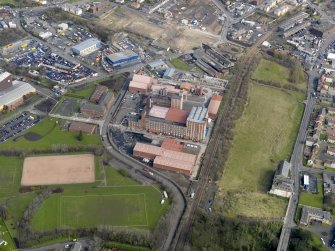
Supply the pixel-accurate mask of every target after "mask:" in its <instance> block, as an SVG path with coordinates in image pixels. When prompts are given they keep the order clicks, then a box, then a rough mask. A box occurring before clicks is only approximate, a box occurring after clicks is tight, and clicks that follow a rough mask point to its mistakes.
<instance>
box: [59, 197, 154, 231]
mask: <svg viewBox="0 0 335 251" xmlns="http://www.w3.org/2000/svg"><path fill="white" fill-rule="evenodd" d="M138 195H143V202H144V211H145V218H146V223H147V224H145V225H144V224H142V225H120V226H117V225H112V224H110V225H111V226H113V227H148V226H149V223H148V213H147V203H146V200H145V199H146V195H145V194H144V193H138V194H87V195H65V196H60V199H61V200H60V204H61V209H60V227H64V224H63V222H62V218H65V217H64V210H63V209H64V207H63V205H64V201H63V198H80V197H82V198H83V197H101V196H105V197H111V196H138ZM62 214H63V217H61V216H62ZM127 217H129V214H127ZM128 221H129V220H128ZM77 222H78V216H77ZM97 225H99V224H97Z"/></svg>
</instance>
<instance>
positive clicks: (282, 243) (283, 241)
mask: <svg viewBox="0 0 335 251" xmlns="http://www.w3.org/2000/svg"><path fill="white" fill-rule="evenodd" d="M334 40H335V34H334V33H329V36H327V37H325V38H324V42H323V44H322V46H321V48H320V49H319V51H318V53H317V55H316V57H318V56H319V55H321V54H323V53H324V52H325V50H326V49H327V47H328V45H329V44H330V43H331V42H332V41H334ZM319 63H320V62H319V59H317V60H316V62H315V64H319ZM308 76H309V84H308V93H307V102H306V106H305V111H304V115H303V118H302V121H301V124H300V129H299V133H298V136H297V139H296V142H295V145H294V149H293V153H292V156H291V164H292V170H291V175H292V179H293V181H294V184H293V195H292V196H291V198H290V200H289V204H288V207H287V211H286V216H285V220H284V225H283V228H282V232H281V235H280V239H279V244H278V247H277V251H286V250H287V247H288V243H289V240H290V234H291V230H292V228H293V227H294V226H295V223H294V217H295V213H296V210H297V207H298V202H299V186H300V178H299V176H300V175H299V172H300V171H302V170H305V168H304V166H303V147H304V145H303V142H304V141H305V137H306V133H307V127H308V123H309V119H310V116H311V113H312V111H313V108H314V105H315V102H316V99H315V97H314V96H313V95H311V93H312V92H313V85H314V79H315V78H319V74H318V72H316V71H309V72H308Z"/></svg>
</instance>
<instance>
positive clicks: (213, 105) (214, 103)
mask: <svg viewBox="0 0 335 251" xmlns="http://www.w3.org/2000/svg"><path fill="white" fill-rule="evenodd" d="M221 100H222V96H220V95H215V96H213V97H212V98H211V101H210V102H209V105H208V113H211V114H217V112H218V110H219V107H220V104H221Z"/></svg>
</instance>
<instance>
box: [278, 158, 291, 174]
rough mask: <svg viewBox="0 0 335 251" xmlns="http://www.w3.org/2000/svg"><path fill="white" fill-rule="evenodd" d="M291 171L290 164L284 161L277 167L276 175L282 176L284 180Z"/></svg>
mask: <svg viewBox="0 0 335 251" xmlns="http://www.w3.org/2000/svg"><path fill="white" fill-rule="evenodd" d="M290 170H291V164H290V163H289V162H287V161H286V160H284V161H283V162H282V163H281V164H280V165H279V167H278V169H277V172H276V175H282V176H284V177H285V178H288V176H289V174H290Z"/></svg>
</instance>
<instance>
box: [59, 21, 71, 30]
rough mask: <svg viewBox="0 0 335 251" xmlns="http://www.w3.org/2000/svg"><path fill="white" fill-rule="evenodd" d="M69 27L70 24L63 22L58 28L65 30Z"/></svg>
mask: <svg viewBox="0 0 335 251" xmlns="http://www.w3.org/2000/svg"><path fill="white" fill-rule="evenodd" d="M68 28H69V25H68V24H67V23H61V24H59V25H58V29H60V30H63V31H65V30H67V29H68Z"/></svg>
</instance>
